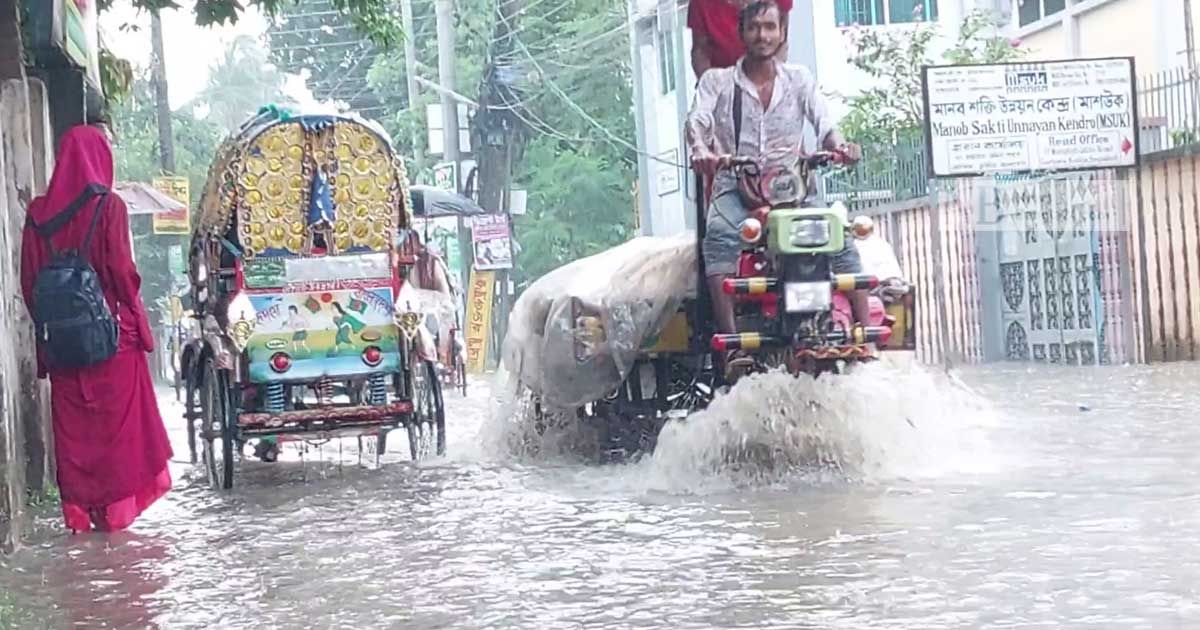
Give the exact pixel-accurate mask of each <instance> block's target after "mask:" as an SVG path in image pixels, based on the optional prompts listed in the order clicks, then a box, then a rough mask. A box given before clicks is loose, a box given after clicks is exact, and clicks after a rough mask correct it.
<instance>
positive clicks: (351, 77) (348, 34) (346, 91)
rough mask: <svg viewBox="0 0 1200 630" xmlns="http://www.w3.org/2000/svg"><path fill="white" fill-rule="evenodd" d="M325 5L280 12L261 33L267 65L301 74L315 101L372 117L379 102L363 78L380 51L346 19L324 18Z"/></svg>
mask: <svg viewBox="0 0 1200 630" xmlns="http://www.w3.org/2000/svg"><path fill="white" fill-rule="evenodd" d="M328 5H329V3H328V0H299V1H298V2H296V3H295V4H294V5H291V6H288V7H286V8H284V9H283V10H282V11H280V12H279V14H278V15H277V16H276V17H275V19H274V20H273V22H272V24H271V26H270V28H269V29H267V39H268V41H269V42H270V50H271V59H272V60H273V61H274V62H275V65H277V66H279V67H280V68H282V69H283V70H284V71H285V72H289V73H292V74H296V75H301V74H307V76H308V87H309V89H310V90H312V93H313V96H315V97H316V98H317V99H318V100H322V101H339V102H344V103H348V104H349V106H350V109H352V110H354V111H358V112H362V113H364V114H368V115H369V114H372V113H375V111H374V110H377V109H378V107H379V105H380V104H381V101H380V99H379V98H378V97H377V96H376V94H375V91H374V90H372V89H370V86H369V85H368V82H367V73H368V71H370V69H371V66H372V64H373V63H374V62H375V60H376V59H377V58H379V57H380V51H381V49H380V47H379V46H377V45H375V44H374V43H372V42H371V41H370V40H369V39H367V38H364V37H363V36H362V34H361V33H359V32H358V31H357V30H355V28H354V23H353V20H352V19H350V18H349V17H347V16H341V15H328V13H329V12H328ZM414 35H415V34H410V35H409V36H414Z"/></svg>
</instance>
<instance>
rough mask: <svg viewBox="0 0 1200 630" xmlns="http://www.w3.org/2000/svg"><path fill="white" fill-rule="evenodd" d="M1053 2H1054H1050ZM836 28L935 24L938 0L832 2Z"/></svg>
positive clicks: (836, 0) (847, 0) (856, 0)
mask: <svg viewBox="0 0 1200 630" xmlns="http://www.w3.org/2000/svg"><path fill="white" fill-rule="evenodd" d="M1050 1H1054V0H1050ZM834 3H835V4H834V14H835V17H836V19H837V25H838V26H883V25H885V24H909V23H912V22H935V21H937V17H938V6H937V3H938V0H887V2H886V7H887V12H886V13H884V6H885V3H884V0H834Z"/></svg>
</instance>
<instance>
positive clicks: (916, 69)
mask: <svg viewBox="0 0 1200 630" xmlns="http://www.w3.org/2000/svg"><path fill="white" fill-rule="evenodd" d="M999 26H1000V23H999V22H998V21H997V18H996V17H995V16H994V15H993V14H991V13H988V12H983V11H976V12H973V13H971V14H969V15H968V16H967V17H966V18H964V19H963V22H962V25H961V26H960V28H959V31H958V38H957V39H956V40H955V42H954V44H953V45H952V46H951V47H950V48H949V49H948V50H946V51H945V52H944V53H942V54H941V55H940V59H939V55H937V54H936V52H935V50H934V46H935V45H936V44H937V38H938V34H939V33H938V27H937V26H936V25H932V24H925V25H922V26H919V27H917V28H916V29H915V30H906V31H895V30H892V29H875V28H855V29H852V30H850V41H851V46H852V48H853V51H854V52H853V53H852V54H851V57H850V63H851V65H852V66H854V67H855V68H857V69H858V70H860V71H861V72H863V73H864V74H865V75H866V76H867V77H868V79H869V80H870V82H871V84H872V85H871V87H869V88H867V89H865V90H863V91H862V92H861V93H860V94H858V95H855V96H852V97H850V98H849V99H848V104H849V106H850V110H849V112H848V113H847V115H846V117H845V118H844V119H843V121H842V128H843V131H844V132H845V133H846V134H847V135H848V137H850V138H851V139H854V140H857V141H858V142H862V143H864V144H865V143H876V142H878V143H889V142H892V141H894V140H896V138H897V137H906V136H910V135H911V134H913V133H915V132H917V131H919V130H920V129H922V128H923V126H924V124H925V111H924V100H923V96H922V90H921V68H922V66H926V65H934V64H936V63H939V61H940V63H943V64H955V65H958V64H972V63H1000V62H1006V61H1013V60H1015V59H1019V58H1020V57H1021V56H1022V55H1024V52H1025V51H1023V50H1022V49H1020V48H1019V47H1018V42H1016V41H1015V40H1009V39H1008V38H1005V37H1001V36H999V35H995V34H994V33H995V32H996V30H995V29H996V28H998V27H999Z"/></svg>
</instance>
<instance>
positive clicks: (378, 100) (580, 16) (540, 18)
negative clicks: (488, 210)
mask: <svg viewBox="0 0 1200 630" xmlns="http://www.w3.org/2000/svg"><path fill="white" fill-rule="evenodd" d="M524 1H525V3H526V5H525V6H526V8H530V7H532V6H533V5H534V4H535V3H536V2H537V0H524ZM319 2H320V0H305V1H304V2H302V3H300V4H297V5H296V6H294V7H289V8H287V9H285V10H284V11H283V12H282V13H281V14H280V16H279V19H278V21H277V24H276V26H275V27H273V31H275V33H276V34H274V35H272V36H271V43H272V58H273V59H274V60H275V62H276V63H277V64H278V65H279V66H280V67H281V68H283V69H285V70H286V71H288V72H297V73H298V72H300V71H301V70H304V69H307V70H309V73H310V79H309V84H310V87H312V88H314V90H315V91H316V93H317V96H318V97H319V98H320V97H332V98H336V99H338V100H341V101H345V102H350V103H351V104H352V105H356V104H357V105H361V106H363V107H356V109H357V110H358V111H359V112H360V113H362V114H364V115H366V116H368V117H370V118H374V119H376V120H379V121H380V122H381V123H382V124H383V125H384V127H385V128H387V130H388V132H389V133H390V134H391V135H392V139H393V141H394V143H395V145H396V147H397V150H399V151H400V152H401V153H403V154H404V155H405V156H406V157H410V158H411V156H413V155H414V154H415V153H416V152H417V149H418V148H419V149H422V152H425V153H427V151H424V149H425V148H426V147H425V138H426V127H427V121H426V120H425V105H427V104H432V103H437V102H438V101H439V99H440V96H439V94H438V93H437V92H436V91H434V90H431V89H428V88H425V87H421V89H420V93H419V94H418V96H417V99H418V101H417V103H416V105H417V107H416V108H415V111H413V110H412V109H410V107H409V101H408V93H407V78H408V77H407V74H406V68H405V63H404V58H403V55H400V54H380V53H379V52H378V51H376V50H375V49H372V48H369V44H368V43H367V42H362V41H359V42H357V43H356V40H355V38H356V35H354V34H353V32H352V30H351V29H349V28H348V23H347V22H346V21H345V20H344V19H343V20H341V21H339V20H330V21H327V22H326V23H325V24H323V25H321V26H313V25H311V24H307V23H305V21H304V20H306V19H307V18H305V17H304V13H305V12H311V8H309V5H313V4H319ZM496 8H497V3H496V0H459V2H458V3H457V5H456V11H455V14H454V20H455V33H456V39H457V48H456V56H455V63H456V68H455V70H456V73H457V85H456V88H457V92H459V93H460V94H465V95H469V96H472V97H474V95H476V94H482V93H483V92H485V91H486V90H489V89H491V90H494V89H495V88H496V86H497V85H499V86H501V87H502V88H503V89H501V90H499V91H498V92H496V91H493V92H492V96H493V98H491V101H492V103H493V104H494V105H496V106H498V107H499V108H500V110H499V111H500V112H501V115H504V116H508V117H509V119H510V120H512V121H513V122H515V123H516V125H517V127H518V129H519V133H520V134H521V135H522V138H523V139H524V141H525V142H524V143H523V144H524V146H525V149H524V151H523V152H522V153H520V154H518V155H516V156H515V157H516V159H515V161H514V173H513V177H514V181H515V185H516V186H517V187H521V188H524V189H525V190H527V191H528V195H529V196H528V202H529V207H528V214H527V215H526V216H525V217H521V218H519V219H518V220H517V221H516V234H515V236H516V239H517V241H518V242H519V244H520V251H519V253H518V258H517V270H516V272H515V276H516V281H517V282H518V284H522V283H526V282H528V281H531V280H533V279H536V278H537V277H539V276H541V275H542V274H544V273H545V272H547V271H549V270H551V269H553V268H555V267H557V266H559V265H561V264H564V263H566V262H569V261H572V260H575V259H577V258H579V257H583V256H587V255H590V254H594V253H597V252H599V251H601V250H603V249H605V248H608V247H611V246H613V245H615V244H618V243H620V242H623V241H624V240H626V239H628V238H629V237H630V236H631V235H632V234H633V231H634V228H633V221H634V215H635V209H634V200H633V195H632V193H631V191H632V188H633V181H634V179H635V178H636V174H635V169H636V165H637V154H636V151H635V149H634V147H633V142H634V138H635V136H634V122H633V95H632V87H631V86H632V69H631V68H630V59H629V39H628V37H629V35H628V25H627V17H626V7H625V4H624V3H623V2H621V1H620V0H553V1H552V2H545V3H542V4H539V5H538V6H537V10H527V11H524V12H519V15H518V18H517V20H518V21H517V23H516V24H513V26H514V27H515V29H516V31H517V36H516V37H515V38H508V39H504V40H501V41H494V40H496V39H497V38H496V35H495V34H496V25H497V23H496V20H497V10H496ZM414 11H415V13H414V16H413V17H414V24H413V32H412V33H409V34H408V36H410V37H411V38H412V41H413V44H414V47H415V48H416V57H417V59H416V66H417V72H418V76H420V77H421V78H423V79H426V80H429V81H437V78H438V74H437V33H436V20H435V15H434V6H433V3H432V2H415V3H414ZM306 29H309V30H306ZM311 29H316V30H311ZM289 31H298V32H296V33H292V32H289ZM294 38H299V39H294ZM359 39H360V40H361V37H360V38H359ZM300 40H303V41H300ZM302 45H303V46H305V47H304V48H298V47H299V46H302ZM364 69H365V78H366V81H365V83H366V86H367V90H366V91H363V87H362V81H361V80H360V75H361V74H362V73H363V72H364ZM343 78H344V80H343ZM348 85H349V86H353V87H350V88H347V86H348ZM497 93H499V94H502V95H503V96H502V98H496V97H495V96H496V94H497ZM348 97H352V98H348ZM476 100H480V99H476ZM475 131H476V133H475V134H473V142H474V143H476V144H478V143H479V142H480V141H481V140H482V139H483V135H482V134H481V133H480V130H479V129H476V130H475ZM434 161H435V158H434V157H428V156H427V159H426V161H425V163H424V164H418V165H411V163H410V173H412V174H413V175H414V177H415V178H416V179H421V178H423V177H426V176H427V175H428V173H429V167H431V166H432V164H433V162H434Z"/></svg>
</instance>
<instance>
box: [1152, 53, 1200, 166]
mask: <svg viewBox="0 0 1200 630" xmlns="http://www.w3.org/2000/svg"><path fill="white" fill-rule="evenodd" d="M1138 96H1139V98H1138V125H1139V127H1140V129H1141V136H1140V137H1141V142H1142V153H1143V154H1147V153H1157V152H1159V151H1169V150H1171V149H1175V148H1179V147H1182V146H1188V145H1193V144H1200V77H1197V76H1193V75H1192V73H1191V72H1190V71H1189V70H1188V69H1187V68H1178V69H1175V70H1168V71H1166V72H1160V73H1158V74H1153V75H1149V76H1145V77H1142V79H1141V81H1140V82H1139V86H1138Z"/></svg>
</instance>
